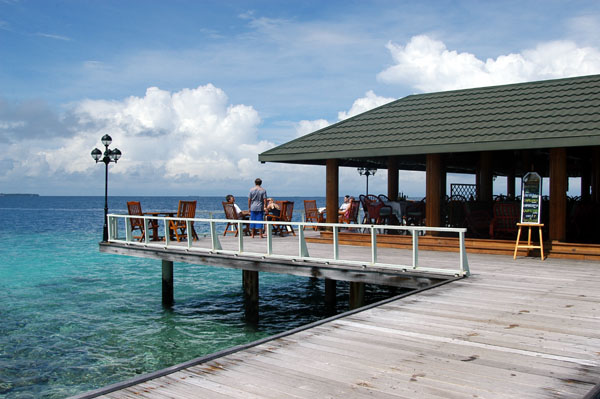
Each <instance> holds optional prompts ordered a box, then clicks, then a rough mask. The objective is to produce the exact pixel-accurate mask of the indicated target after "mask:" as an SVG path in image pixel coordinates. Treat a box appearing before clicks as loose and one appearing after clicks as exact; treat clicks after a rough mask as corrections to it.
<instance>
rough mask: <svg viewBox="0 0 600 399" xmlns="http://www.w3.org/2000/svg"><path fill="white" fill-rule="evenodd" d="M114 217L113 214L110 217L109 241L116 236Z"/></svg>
mask: <svg viewBox="0 0 600 399" xmlns="http://www.w3.org/2000/svg"><path fill="white" fill-rule="evenodd" d="M114 219H115V218H114V217H113V216H109V217H108V241H110V240H114V238H115V232H114V231H113V224H114Z"/></svg>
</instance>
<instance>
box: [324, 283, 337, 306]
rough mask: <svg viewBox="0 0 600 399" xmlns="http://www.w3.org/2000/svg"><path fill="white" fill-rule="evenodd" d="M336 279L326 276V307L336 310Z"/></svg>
mask: <svg viewBox="0 0 600 399" xmlns="http://www.w3.org/2000/svg"><path fill="white" fill-rule="evenodd" d="M336 294H337V293H336V281H335V280H332V279H329V278H326V279H325V307H326V308H327V309H328V310H333V311H335V306H336Z"/></svg>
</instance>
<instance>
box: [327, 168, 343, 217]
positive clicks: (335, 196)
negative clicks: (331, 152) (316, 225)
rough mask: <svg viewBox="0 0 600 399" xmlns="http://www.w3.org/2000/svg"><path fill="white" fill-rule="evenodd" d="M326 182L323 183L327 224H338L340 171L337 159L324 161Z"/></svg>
mask: <svg viewBox="0 0 600 399" xmlns="http://www.w3.org/2000/svg"><path fill="white" fill-rule="evenodd" d="M326 168H327V170H326V179H325V180H326V181H325V195H326V196H325V205H326V207H327V220H326V221H327V223H337V222H338V207H339V204H338V201H339V198H340V194H339V192H340V189H339V184H340V183H339V174H340V169H339V166H338V160H337V159H328V160H327V161H326Z"/></svg>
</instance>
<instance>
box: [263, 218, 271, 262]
mask: <svg viewBox="0 0 600 399" xmlns="http://www.w3.org/2000/svg"><path fill="white" fill-rule="evenodd" d="M264 226H265V228H266V230H267V255H273V230H271V225H270V224H268V223H266V224H264Z"/></svg>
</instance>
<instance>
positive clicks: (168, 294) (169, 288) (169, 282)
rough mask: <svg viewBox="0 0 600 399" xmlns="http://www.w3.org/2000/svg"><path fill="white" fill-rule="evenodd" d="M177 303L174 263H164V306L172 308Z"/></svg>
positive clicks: (164, 261) (167, 261)
mask: <svg viewBox="0 0 600 399" xmlns="http://www.w3.org/2000/svg"><path fill="white" fill-rule="evenodd" d="M173 303H175V300H174V295H173V262H172V261H170V260H163V261H162V304H163V306H167V307H171V306H173Z"/></svg>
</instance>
